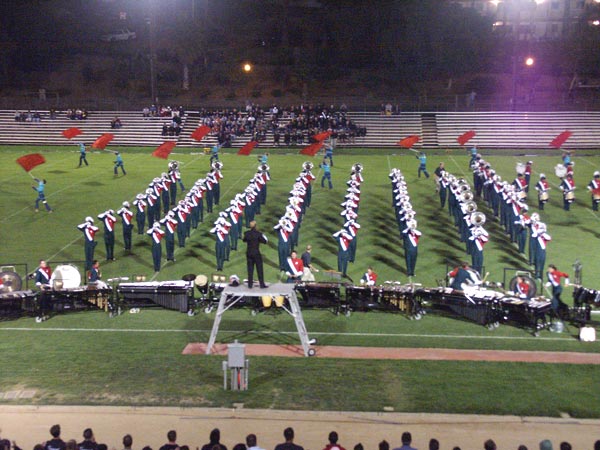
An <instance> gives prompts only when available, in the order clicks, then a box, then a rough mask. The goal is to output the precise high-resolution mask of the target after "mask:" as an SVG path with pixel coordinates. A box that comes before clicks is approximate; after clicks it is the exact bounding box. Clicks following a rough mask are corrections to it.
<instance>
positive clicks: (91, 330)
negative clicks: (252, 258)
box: [0, 327, 571, 342]
mask: <svg viewBox="0 0 600 450" xmlns="http://www.w3.org/2000/svg"><path fill="white" fill-rule="evenodd" d="M0 331H39V332H78V333H81V332H82V333H210V332H211V330H210V329H197V330H195V329H166V328H159V329H143V328H134V329H132V328H127V329H116V328H41V327H40V328H37V327H0ZM219 333H220V334H223V333H233V334H239V333H244V334H253V335H267V336H270V335H281V334H283V335H291V336H297V335H298V331H256V330H223V329H220V330H219ZM310 335H311V336H358V337H363V336H364V337H399V338H433V339H471V340H472V339H486V340H518V341H523V340H525V341H529V340H531V341H536V342H537V341H562V342H571V341H569V339H568V338H559V337H535V336H492V335H480V336H477V335H462V334H412V333H339V332H326V331H322V332H318V331H311V332H310Z"/></svg>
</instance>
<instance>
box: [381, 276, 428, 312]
mask: <svg viewBox="0 0 600 450" xmlns="http://www.w3.org/2000/svg"><path fill="white" fill-rule="evenodd" d="M414 293H415V287H414V285H411V284H400V285H397V284H390V285H386V284H384V285H383V287H382V288H381V293H380V305H381V307H382V309H385V310H388V311H400V312H402V313H404V314H406V315H408V316H409V317H411V318H414V319H417V320H418V319H420V318H421V316H422V314H423V307H422V306H421V302H420V301H419V299H417V298H416V297H415V295H414Z"/></svg>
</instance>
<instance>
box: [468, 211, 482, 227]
mask: <svg viewBox="0 0 600 450" xmlns="http://www.w3.org/2000/svg"><path fill="white" fill-rule="evenodd" d="M471 223H472V224H473V225H477V226H482V225H483V224H484V223H485V214H484V213H482V212H481V211H475V212H474V213H473V214H471Z"/></svg>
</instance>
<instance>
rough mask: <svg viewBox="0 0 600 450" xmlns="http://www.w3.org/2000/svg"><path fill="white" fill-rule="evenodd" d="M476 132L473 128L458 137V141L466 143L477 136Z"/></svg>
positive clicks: (462, 143) (461, 143)
mask: <svg viewBox="0 0 600 450" xmlns="http://www.w3.org/2000/svg"><path fill="white" fill-rule="evenodd" d="M475 134H476V133H475V131H473V130H470V131H467V132H466V133H463V134H461V135H460V136H459V137H457V138H456V142H458V143H459V144H460V145H465V144H466V143H467V142H469V141H470V140H471V139H473V138H474V137H475Z"/></svg>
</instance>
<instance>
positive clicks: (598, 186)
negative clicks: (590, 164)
mask: <svg viewBox="0 0 600 450" xmlns="http://www.w3.org/2000/svg"><path fill="white" fill-rule="evenodd" d="M587 188H588V190H589V191H590V194H592V211H598V204H599V203H600V172H598V171H595V172H594V178H593V179H592V181H590V182H589V183H588V185H587Z"/></svg>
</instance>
